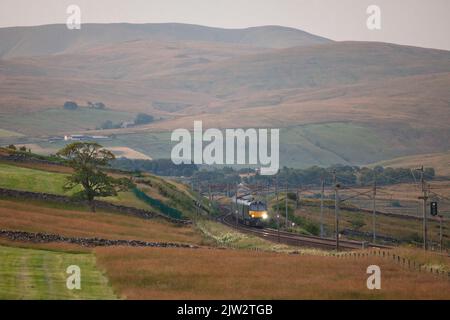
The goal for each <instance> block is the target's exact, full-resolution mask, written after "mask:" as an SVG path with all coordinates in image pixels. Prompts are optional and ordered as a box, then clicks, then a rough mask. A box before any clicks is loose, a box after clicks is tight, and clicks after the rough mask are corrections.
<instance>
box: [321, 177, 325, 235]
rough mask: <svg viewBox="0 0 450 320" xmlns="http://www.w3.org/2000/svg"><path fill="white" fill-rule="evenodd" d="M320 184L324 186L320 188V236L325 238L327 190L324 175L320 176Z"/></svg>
mask: <svg viewBox="0 0 450 320" xmlns="http://www.w3.org/2000/svg"><path fill="white" fill-rule="evenodd" d="M320 184H321V186H322V188H321V190H320V236H321V237H322V238H323V236H324V232H323V193H324V191H325V190H324V189H325V181H324V180H323V177H321V178H320Z"/></svg>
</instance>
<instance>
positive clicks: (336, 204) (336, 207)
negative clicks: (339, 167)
mask: <svg viewBox="0 0 450 320" xmlns="http://www.w3.org/2000/svg"><path fill="white" fill-rule="evenodd" d="M333 181H334V217H335V224H336V251H339V184H338V183H337V181H336V170H333Z"/></svg>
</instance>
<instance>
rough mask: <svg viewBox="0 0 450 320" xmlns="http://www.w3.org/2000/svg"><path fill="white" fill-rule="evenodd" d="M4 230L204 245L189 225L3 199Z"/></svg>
mask: <svg viewBox="0 0 450 320" xmlns="http://www.w3.org/2000/svg"><path fill="white" fill-rule="evenodd" d="M0 217H1V218H0V219H1V223H0V228H1V229H6V230H22V231H27V232H44V233H52V234H60V235H64V236H67V237H84V238H95V237H100V238H104V239H129V240H142V241H167V242H182V243H192V244H199V243H201V240H202V238H201V236H200V234H199V233H197V232H195V231H194V230H193V229H192V227H189V226H177V225H173V224H170V223H168V222H165V221H163V220H159V219H155V220H143V219H140V218H137V217H131V216H126V215H123V214H119V213H110V212H107V211H105V210H99V211H98V212H96V213H95V214H92V212H90V211H88V210H87V209H86V208H82V207H77V206H72V207H70V206H67V205H62V204H55V203H53V204H52V203H47V202H44V201H27V203H22V202H21V201H18V200H14V199H9V200H6V199H0Z"/></svg>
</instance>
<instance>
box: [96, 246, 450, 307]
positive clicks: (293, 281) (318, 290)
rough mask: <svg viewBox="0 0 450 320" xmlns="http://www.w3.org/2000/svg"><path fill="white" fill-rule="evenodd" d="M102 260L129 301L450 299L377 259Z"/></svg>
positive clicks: (230, 255)
mask: <svg viewBox="0 0 450 320" xmlns="http://www.w3.org/2000/svg"><path fill="white" fill-rule="evenodd" d="M96 254H97V262H98V264H99V265H100V267H102V268H103V269H105V270H106V273H107V275H108V277H109V279H110V281H111V283H112V285H113V287H114V289H115V291H116V292H119V294H121V295H122V296H123V297H126V298H129V299H450V281H445V280H443V279H442V278H439V277H437V276H435V275H431V274H425V273H418V272H413V271H407V270H404V269H401V268H400V266H398V265H396V264H393V263H391V262H390V261H387V260H384V259H381V258H376V257H371V258H365V259H358V260H353V259H338V258H336V257H320V256H300V255H286V254H277V253H262V252H253V251H243V250H211V249H187V250H186V249H184V250H183V249H155V248H152V249H149V248H98V249H96ZM124 257H127V258H126V259H124ZM371 264H376V265H379V266H380V268H381V272H382V284H381V285H382V289H381V290H373V291H372V290H368V289H367V287H366V280H367V277H368V275H367V274H366V268H367V267H368V266H369V265H371Z"/></svg>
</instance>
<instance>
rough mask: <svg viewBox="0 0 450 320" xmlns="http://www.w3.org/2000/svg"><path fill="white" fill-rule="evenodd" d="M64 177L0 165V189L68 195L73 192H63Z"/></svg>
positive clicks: (46, 172) (60, 174) (55, 173)
mask: <svg viewBox="0 0 450 320" xmlns="http://www.w3.org/2000/svg"><path fill="white" fill-rule="evenodd" d="M66 177H67V175H66V174H63V173H57V172H49V171H44V170H37V169H30V168H23V167H18V166H14V165H11V164H6V163H0V187H2V188H7V189H15V190H24V191H33V192H46V193H54V194H69V195H70V194H72V193H73V191H69V192H65V191H64V190H63V186H64V184H65V182H66ZM75 191H76V190H75Z"/></svg>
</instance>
